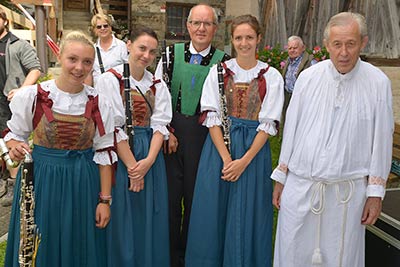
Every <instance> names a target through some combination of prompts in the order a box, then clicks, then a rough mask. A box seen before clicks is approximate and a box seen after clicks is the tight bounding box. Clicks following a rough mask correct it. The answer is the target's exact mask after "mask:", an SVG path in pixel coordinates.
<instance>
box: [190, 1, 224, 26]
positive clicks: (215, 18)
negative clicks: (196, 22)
mask: <svg viewBox="0 0 400 267" xmlns="http://www.w3.org/2000/svg"><path fill="white" fill-rule="evenodd" d="M198 6H205V7H209V8H211V10H212V12H213V15H214V21H213V22H214V23H215V24H218V14H217V11H216V10H215V8H213V7H212V6H210V5H207V4H197V5H195V6H193V7H192V8H191V9H190V11H189V15H188V19H187V20H188V21H190V20H191V17H192V11H193V9H194V8H195V7H198Z"/></svg>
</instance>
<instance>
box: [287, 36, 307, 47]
mask: <svg viewBox="0 0 400 267" xmlns="http://www.w3.org/2000/svg"><path fill="white" fill-rule="evenodd" d="M292 41H297V42H298V43H299V44H300V45H301V46H304V42H303V39H301V37H300V36H297V35H292V36H290V37H289V38H288V43H289V42H292Z"/></svg>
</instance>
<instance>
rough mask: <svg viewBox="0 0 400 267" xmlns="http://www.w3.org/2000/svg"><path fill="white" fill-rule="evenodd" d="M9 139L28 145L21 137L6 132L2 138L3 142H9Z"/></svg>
mask: <svg viewBox="0 0 400 267" xmlns="http://www.w3.org/2000/svg"><path fill="white" fill-rule="evenodd" d="M11 139H13V140H15V141H20V142H24V143H28V140H25V139H24V138H23V137H21V136H19V135H16V134H15V133H13V132H8V133H7V134H6V136H4V142H7V141H10V140H11Z"/></svg>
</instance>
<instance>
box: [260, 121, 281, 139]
mask: <svg viewBox="0 0 400 267" xmlns="http://www.w3.org/2000/svg"><path fill="white" fill-rule="evenodd" d="M258 131H264V132H266V133H267V134H269V135H270V136H275V135H276V134H277V133H278V131H277V129H276V123H275V122H274V121H267V122H262V123H260V125H258V127H257V132H258Z"/></svg>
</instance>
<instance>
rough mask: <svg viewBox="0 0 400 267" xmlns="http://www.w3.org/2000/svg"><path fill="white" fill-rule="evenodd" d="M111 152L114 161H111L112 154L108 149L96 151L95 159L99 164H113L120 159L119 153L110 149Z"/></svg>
mask: <svg viewBox="0 0 400 267" xmlns="http://www.w3.org/2000/svg"><path fill="white" fill-rule="evenodd" d="M110 152H111V157H112V162H110V154H109V152H108V151H101V152H95V153H94V157H93V161H94V162H96V163H97V164H99V165H111V164H113V163H114V162H116V161H117V160H118V156H117V153H115V151H110Z"/></svg>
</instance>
